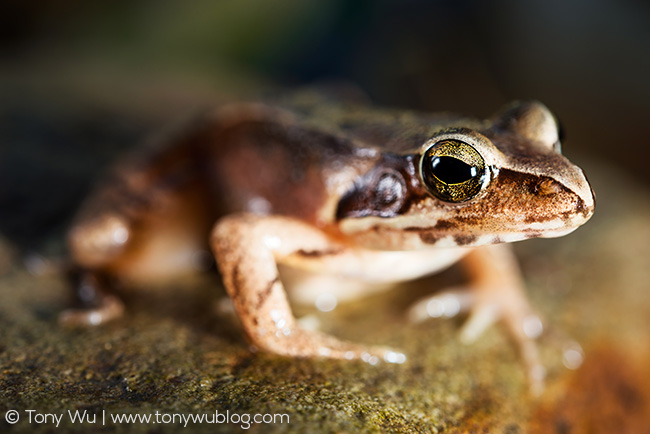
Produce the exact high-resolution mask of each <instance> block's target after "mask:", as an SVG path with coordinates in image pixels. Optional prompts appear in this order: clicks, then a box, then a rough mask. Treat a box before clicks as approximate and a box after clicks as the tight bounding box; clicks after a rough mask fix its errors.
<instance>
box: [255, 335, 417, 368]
mask: <svg viewBox="0 0 650 434" xmlns="http://www.w3.org/2000/svg"><path fill="white" fill-rule="evenodd" d="M285 333H286V334H285ZM255 345H256V346H257V347H260V348H261V349H263V350H265V351H268V352H271V353H274V354H279V355H283V356H289V357H304V358H312V357H324V358H330V359H342V360H361V361H363V362H366V363H368V364H370V365H376V364H378V363H380V362H386V363H397V364H400V363H404V362H405V361H406V356H405V355H404V354H403V353H401V352H399V351H395V350H392V349H390V348H388V347H383V346H366V345H360V344H356V343H352V342H347V341H342V340H339V339H336V338H335V337H333V336H329V335H327V334H325V333H321V332H318V331H313V330H305V329H303V328H299V327H294V328H292V329H291V330H287V329H284V330H283V331H282V332H280V333H275V334H274V335H273V336H264V337H263V338H262V339H257V343H256V344H255Z"/></svg>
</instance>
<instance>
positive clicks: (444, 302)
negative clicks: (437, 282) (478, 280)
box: [408, 287, 476, 323]
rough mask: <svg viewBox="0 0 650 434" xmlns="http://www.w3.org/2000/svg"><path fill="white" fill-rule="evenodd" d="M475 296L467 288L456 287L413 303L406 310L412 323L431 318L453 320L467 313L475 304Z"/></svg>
mask: <svg viewBox="0 0 650 434" xmlns="http://www.w3.org/2000/svg"><path fill="white" fill-rule="evenodd" d="M475 301H476V296H475V294H474V293H473V292H472V291H471V290H470V289H468V288H465V287H456V288H450V289H448V290H446V291H443V292H440V293H437V294H435V295H432V296H429V297H425V298H423V299H420V300H418V301H417V302H415V303H414V304H413V305H412V306H411V307H410V308H409V310H408V318H409V320H410V321H411V322H412V323H420V322H423V321H426V320H428V319H431V318H453V317H455V316H456V315H458V314H460V313H466V312H468V311H469V310H470V309H471V308H472V307H473V305H474V304H475Z"/></svg>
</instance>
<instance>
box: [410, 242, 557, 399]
mask: <svg viewBox="0 0 650 434" xmlns="http://www.w3.org/2000/svg"><path fill="white" fill-rule="evenodd" d="M461 264H462V265H463V266H464V268H465V269H466V270H467V274H468V275H469V280H470V282H469V283H468V285H466V286H463V287H458V288H451V289H448V290H446V291H443V292H441V293H438V294H435V295H433V296H431V297H427V298H425V299H423V300H420V301H418V302H417V303H416V304H414V305H413V307H412V308H411V310H410V316H411V319H412V320H415V321H420V320H423V319H426V318H430V317H444V316H447V317H451V316H454V315H456V314H458V313H460V312H464V311H469V312H470V317H469V319H468V320H467V322H466V323H465V324H464V325H463V328H462V330H461V335H460V336H461V340H462V341H463V342H466V343H470V342H473V341H474V340H476V339H477V338H478V337H479V336H480V335H481V334H482V333H483V332H484V331H485V330H486V329H487V328H488V327H489V326H490V325H492V324H493V323H494V322H496V321H501V322H502V323H503V324H504V325H505V327H506V329H507V331H508V332H509V334H510V335H511V337H512V339H513V341H514V343H515V345H516V346H517V349H518V350H519V352H520V354H521V357H522V360H523V363H524V364H525V366H526V369H527V376H528V379H529V382H530V385H531V388H532V389H533V390H539V389H540V387H541V385H542V383H543V379H544V367H543V365H542V364H541V363H540V361H539V355H538V351H537V346H536V344H535V339H536V338H537V337H538V336H539V335H540V334H541V333H542V330H543V327H542V322H541V320H540V319H539V317H538V316H537V315H536V314H534V313H533V311H532V309H531V307H530V305H529V303H528V300H527V298H526V294H525V291H524V283H523V279H522V277H521V273H520V270H519V266H518V264H517V261H516V258H515V257H514V254H513V252H512V250H511V247H510V246H509V245H507V244H498V245H492V246H486V247H479V248H476V249H475V250H473V251H472V252H470V253H469V254H468V255H466V256H465V257H464V258H463V259H462V260H461Z"/></svg>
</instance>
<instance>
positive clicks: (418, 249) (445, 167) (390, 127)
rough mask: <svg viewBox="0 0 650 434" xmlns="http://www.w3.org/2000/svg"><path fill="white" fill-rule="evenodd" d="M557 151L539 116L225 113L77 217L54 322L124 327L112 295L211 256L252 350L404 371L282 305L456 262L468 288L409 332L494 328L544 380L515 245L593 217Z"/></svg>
mask: <svg viewBox="0 0 650 434" xmlns="http://www.w3.org/2000/svg"><path fill="white" fill-rule="evenodd" d="M561 151H562V150H561V140H560V133H559V124H558V122H557V120H556V118H555V116H554V115H553V114H552V113H551V112H550V111H549V109H548V108H547V107H546V106H544V105H543V104H542V103H540V102H538V101H515V102H513V103H510V104H508V105H506V106H505V107H503V108H502V109H500V110H499V111H497V112H496V114H494V115H492V116H490V117H487V118H486V119H478V118H476V117H471V116H461V115H456V114H451V113H448V112H442V113H425V112H418V111H410V110H400V109H391V108H381V107H375V106H373V105H372V104H369V103H365V102H354V103H349V102H340V101H332V100H331V99H330V98H325V97H322V96H320V95H318V96H316V95H313V94H310V93H306V94H302V95H300V96H293V97H286V98H284V99H281V100H278V101H273V102H266V101H262V102H235V103H230V104H226V105H223V106H221V107H217V108H216V109H213V110H211V111H209V112H207V113H206V114H205V115H202V116H200V117H199V119H198V120H195V121H193V122H190V123H189V125H186V126H184V127H183V128H179V129H177V130H176V131H175V132H174V133H170V134H166V135H165V136H164V137H163V139H162V140H160V141H159V143H158V144H156V145H155V146H147V147H145V148H144V149H143V150H139V151H136V152H135V153H133V154H132V155H129V156H128V157H127V158H125V159H124V161H121V162H120V163H118V164H117V165H116V166H115V169H114V170H112V171H111V172H109V174H108V175H107V176H106V177H105V179H104V181H103V182H101V183H100V184H99V185H98V187H97V188H96V190H95V191H94V193H92V194H91V195H90V196H89V198H88V199H87V200H86V202H84V204H83V205H82V206H81V208H80V210H79V212H78V214H77V217H76V218H75V220H74V223H73V224H72V225H71V227H70V230H69V231H68V234H67V243H68V247H69V251H70V257H71V260H72V263H73V264H74V269H75V270H76V272H75V275H76V279H77V280H76V288H77V293H78V298H79V300H80V301H81V302H82V308H75V309H69V310H66V311H64V312H62V314H61V316H60V320H61V322H63V323H64V324H73V325H78V324H84V325H86V324H87V325H99V324H103V323H106V322H108V321H111V320H114V319H116V318H118V317H120V316H121V315H122V314H123V312H124V310H125V308H124V302H123V301H121V299H120V298H119V297H118V296H117V295H116V294H115V292H114V291H112V289H111V288H112V286H113V285H114V284H115V282H120V281H129V280H137V281H144V282H148V281H155V280H157V279H160V280H165V279H167V278H169V276H173V275H179V274H182V273H185V272H188V270H192V269H195V268H196V263H197V261H196V259H197V252H206V251H207V252H210V254H211V255H212V256H213V258H214V260H215V262H216V264H217V267H218V271H219V273H220V275H221V278H222V281H223V285H224V286H225V289H226V292H227V294H228V295H229V297H230V299H231V300H232V306H233V308H234V311H235V312H236V315H237V317H238V318H239V320H240V323H241V325H242V328H243V331H244V333H245V335H246V337H247V338H248V340H249V342H250V344H251V348H254V349H256V350H262V351H265V352H268V353H273V354H276V355H280V356H288V357H297V358H312V357H325V358H331V359H342V360H362V361H364V362H367V363H370V364H376V363H379V362H381V361H383V362H388V363H403V362H404V361H405V360H406V355H405V354H404V353H402V352H400V351H398V350H394V349H391V348H389V347H384V346H375V345H364V344H360V343H356V342H350V341H346V340H342V339H339V338H336V337H334V336H332V335H329V334H326V333H324V332H321V331H319V330H314V329H313V328H309V327H306V326H303V324H302V323H301V322H300V321H298V320H297V319H296V317H295V315H294V314H293V309H292V305H291V303H290V300H289V298H288V295H287V294H288V292H287V288H289V289H291V290H292V291H298V292H300V291H309V290H310V289H313V288H320V289H323V288H324V289H325V290H326V291H327V290H329V291H331V292H332V293H336V291H337V290H338V291H339V295H341V296H348V298H356V297H361V296H363V295H365V294H367V293H369V292H371V291H373V290H374V289H373V288H376V287H379V286H382V285H386V284H391V285H395V284H399V283H400V282H404V281H409V280H413V279H417V278H420V277H423V276H427V275H431V274H434V273H438V272H440V271H442V270H444V269H446V268H448V267H450V266H452V265H453V264H456V263H458V264H459V265H460V266H461V267H463V268H464V269H465V270H466V274H467V283H466V284H464V285H462V286H459V287H454V288H448V289H443V290H440V291H438V292H433V291H432V294H430V295H429V296H427V297H425V298H423V299H421V300H419V301H417V302H415V303H414V304H413V306H412V307H411V308H410V309H409V310H408V312H407V316H408V318H409V319H410V320H411V321H412V322H419V321H424V320H426V319H428V318H431V317H452V316H455V315H458V314H461V313H466V314H467V319H466V321H465V322H464V324H463V325H462V327H461V329H460V336H461V340H462V341H464V342H472V341H474V340H476V339H477V338H478V337H479V336H480V335H481V334H482V333H483V332H484V331H485V330H486V329H487V328H489V327H490V326H491V325H493V324H495V323H501V324H503V326H504V328H505V330H506V331H507V333H508V335H509V336H510V337H511V338H512V340H513V342H514V343H515V345H516V347H517V349H518V351H519V353H520V354H521V357H522V360H524V364H525V366H526V369H527V372H528V375H529V376H530V377H531V378H537V379H538V380H539V379H540V378H541V377H543V366H542V365H541V363H540V362H539V355H538V350H537V345H536V338H537V337H538V336H539V334H540V333H541V331H542V330H543V326H542V323H541V319H540V317H539V315H537V314H536V313H535V312H534V311H533V309H532V308H531V306H530V303H529V302H528V299H527V297H526V295H525V288H524V286H525V285H524V280H523V277H522V273H521V271H520V268H519V266H518V264H517V260H516V258H515V256H514V254H513V251H512V247H511V246H512V243H513V242H516V241H521V240H526V239H531V238H540V237H541V238H553V237H560V236H564V235H567V234H569V233H570V232H572V231H574V230H575V229H577V228H578V227H580V226H581V225H583V224H584V223H585V222H587V221H588V220H589V219H590V217H591V216H592V214H593V212H594V207H595V197H594V193H593V190H592V188H591V186H590V184H589V182H588V180H587V178H586V176H585V174H584V172H583V171H582V169H580V168H579V167H578V166H576V165H574V164H573V163H571V162H570V161H569V160H568V159H567V158H566V157H565V156H563V154H562V152H561ZM291 270H294V271H296V272H297V273H294V275H293V277H292V273H291ZM296 276H297V277H296Z"/></svg>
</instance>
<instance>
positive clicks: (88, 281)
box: [59, 270, 124, 326]
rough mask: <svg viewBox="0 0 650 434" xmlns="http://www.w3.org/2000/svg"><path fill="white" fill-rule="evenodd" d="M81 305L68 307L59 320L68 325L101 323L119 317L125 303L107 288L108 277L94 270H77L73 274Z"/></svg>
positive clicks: (77, 297)
mask: <svg viewBox="0 0 650 434" xmlns="http://www.w3.org/2000/svg"><path fill="white" fill-rule="evenodd" d="M71 278H72V280H73V282H74V288H75V296H76V299H77V301H78V302H79V304H80V307H76V308H70V309H66V310H64V311H63V312H61V314H60V315H59V322H60V323H61V324H63V325H67V326H87V325H100V324H104V323H106V322H108V321H111V320H113V319H116V318H119V317H121V316H122V314H123V313H124V303H123V302H122V300H121V299H120V298H119V297H118V296H117V295H115V294H113V293H111V292H110V291H108V290H107V285H108V282H107V280H108V279H107V277H106V276H104V275H102V274H100V273H97V272H92V271H86V270H75V271H74V272H72V276H71Z"/></svg>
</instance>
